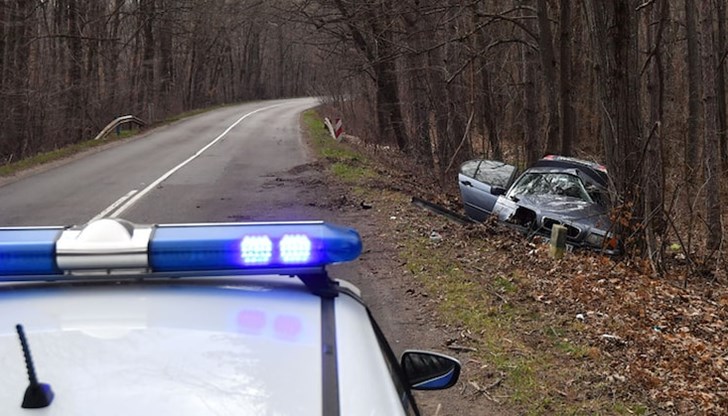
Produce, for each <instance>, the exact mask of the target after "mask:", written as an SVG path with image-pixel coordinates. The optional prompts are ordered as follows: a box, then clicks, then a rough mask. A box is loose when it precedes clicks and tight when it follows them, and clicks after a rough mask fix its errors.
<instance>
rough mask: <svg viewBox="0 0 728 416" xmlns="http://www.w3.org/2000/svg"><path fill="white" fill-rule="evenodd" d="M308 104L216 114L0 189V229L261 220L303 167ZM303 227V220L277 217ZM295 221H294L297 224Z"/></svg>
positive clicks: (281, 103) (251, 106)
mask: <svg viewBox="0 0 728 416" xmlns="http://www.w3.org/2000/svg"><path fill="white" fill-rule="evenodd" d="M315 105H316V100H315V99H311V98H302V99H289V100H276V101H261V102H254V103H246V104H240V105H236V106H230V107H224V108H221V109H217V110H214V111H210V112H207V113H204V114H200V115H197V116H194V117H191V118H188V119H185V120H181V121H178V122H175V123H173V124H170V125H167V126H164V127H160V128H157V129H154V130H151V131H149V132H146V133H144V134H143V135H141V136H140V137H138V138H135V139H132V140H129V141H126V142H123V143H121V144H114V145H110V146H108V147H106V148H104V149H102V150H101V151H98V150H95V151H92V152H89V154H85V155H81V156H79V157H75V158H72V160H68V161H64V162H62V163H59V164H56V165H57V166H54V167H52V168H41V169H37V172H36V173H33V174H25V175H21V178H20V179H17V180H12V179H11V180H9V181H7V180H6V181H5V182H6V183H5V184H4V185H2V186H0V226H21V225H72V224H83V223H86V222H88V221H89V220H91V219H93V218H97V217H101V216H110V217H119V218H124V219H127V220H130V221H134V222H138V223H157V224H159V223H176V222H207V221H231V220H239V219H255V217H261V216H263V217H265V215H256V213H258V214H261V213H262V214H265V213H267V212H269V211H268V210H266V208H265V207H270V206H272V205H275V203H276V201H277V200H284V199H287V200H289V201H290V199H291V198H292V195H290V192H289V191H288V190H286V189H281V188H282V187H275V186H271V181H275V179H276V177H277V175H279V174H280V173H281V172H286V171H290V170H291V169H295V168H296V167H297V166H302V165H305V164H306V163H307V162H308V161H309V158H308V157H307V155H306V150H305V147H304V146H303V143H302V139H301V134H300V126H299V115H300V113H301V112H302V111H304V110H305V109H307V108H310V107H313V106H315ZM280 215H286V216H289V217H291V216H292V217H294V218H271V217H270V215H268V218H265V219H305V217H306V213H304V212H301V213H296V212H293V213H291V212H290V211H288V212H285V213H281V214H280ZM296 217H298V218H296Z"/></svg>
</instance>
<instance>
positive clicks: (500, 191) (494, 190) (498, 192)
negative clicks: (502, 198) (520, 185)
mask: <svg viewBox="0 0 728 416" xmlns="http://www.w3.org/2000/svg"><path fill="white" fill-rule="evenodd" d="M490 193H491V194H493V195H496V196H497V195H505V193H506V188H501V187H500V186H493V187H491V188H490Z"/></svg>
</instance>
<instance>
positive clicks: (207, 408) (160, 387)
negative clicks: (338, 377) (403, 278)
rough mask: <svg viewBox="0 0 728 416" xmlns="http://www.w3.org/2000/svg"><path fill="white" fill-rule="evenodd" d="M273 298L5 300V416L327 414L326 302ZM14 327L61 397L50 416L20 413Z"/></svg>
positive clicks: (1, 328) (1, 383)
mask: <svg viewBox="0 0 728 416" xmlns="http://www.w3.org/2000/svg"><path fill="white" fill-rule="evenodd" d="M246 291H256V294H255V296H245V292H246ZM261 292H263V293H261ZM265 292H266V289H265V288H264V287H261V288H255V287H249V288H244V289H243V288H238V287H234V288H233V287H229V288H225V287H202V286H200V287H195V286H193V285H185V286H177V287H172V286H169V287H163V286H162V285H159V287H149V286H146V287H143V288H142V287H140V286H134V285H131V286H127V287H115V286H114V285H113V284H110V285H108V286H107V287H106V288H105V289H104V288H98V287H96V288H90V287H89V288H79V287H75V288H73V289H71V288H68V287H66V288H63V287H61V288H39V289H30V290H28V289H24V290H23V291H22V292H19V291H16V290H6V289H3V288H0V374H2V377H0V415H4V416H7V415H28V414H34V415H74V416H78V415H143V414H145V415H146V414H150V415H201V414H240V415H253V414H256V415H257V414H266V415H277V414H290V415H294V414H316V413H318V414H321V411H320V409H321V405H320V401H321V396H322V394H321V383H320V380H321V351H320V347H319V345H320V338H321V332H320V325H319V322H320V309H321V307H320V301H319V299H318V298H316V297H314V296H311V295H309V294H307V293H303V292H301V293H295V292H294V293H291V292H290V291H288V292H287V294H286V299H283V297H282V296H281V295H280V294H277V293H275V292H273V291H270V293H267V294H266V293H265ZM292 296H293V297H299V296H300V299H295V301H294V302H292V301H291V297H292ZM10 317H13V318H10ZM17 317H22V318H21V319H19V321H20V322H17V321H18V319H17ZM16 324H23V325H24V328H25V332H26V336H27V339H28V342H29V345H30V351H31V354H32V357H33V359H34V362H35V367H36V370H37V375H38V380H39V381H40V382H43V383H48V384H50V386H51V388H52V390H53V391H54V393H55V398H54V400H53V402H52V404H51V405H50V406H49V407H47V408H44V409H35V410H27V409H21V406H20V405H21V402H22V399H23V394H24V392H25V389H26V387H27V386H28V376H27V372H26V367H25V361H24V359H23V353H22V350H21V347H20V342H19V340H18V336H17V334H16V332H15V325H16ZM317 409H318V411H317Z"/></svg>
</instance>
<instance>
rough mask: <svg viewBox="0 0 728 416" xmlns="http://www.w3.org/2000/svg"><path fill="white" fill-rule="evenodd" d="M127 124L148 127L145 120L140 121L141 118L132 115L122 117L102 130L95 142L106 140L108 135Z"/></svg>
mask: <svg viewBox="0 0 728 416" xmlns="http://www.w3.org/2000/svg"><path fill="white" fill-rule="evenodd" d="M127 123H132V124H136V125H138V126H139V127H143V126H146V125H147V123H145V122H144V120H142V119H140V118H139V117H136V116H132V115H128V116H122V117H119V118H117V119H115V120H114V121H112V122H111V123H109V124H107V125H106V127H104V129H103V130H101V133H99V134H98V135H97V136H96V137H95V138H94V140H98V139H102V138H104V137H105V136H106V135H107V134H109V133H111V131H112V130H114V129H116V128H117V127H121V126H123V125H124V124H127Z"/></svg>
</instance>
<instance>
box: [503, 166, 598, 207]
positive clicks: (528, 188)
mask: <svg viewBox="0 0 728 416" xmlns="http://www.w3.org/2000/svg"><path fill="white" fill-rule="evenodd" d="M526 195H554V196H566V197H570V198H577V199H580V200H582V201H585V202H590V203H593V202H594V200H592V198H591V197H590V196H589V193H588V192H587V191H586V189H585V188H584V183H583V182H582V181H581V179H579V177H578V176H575V175H571V174H568V173H553V172H536V173H526V174H524V175H523V176H521V177H520V178H519V179H518V182H516V184H515V185H513V187H512V188H511V190H510V192H509V193H508V197H509V198H511V199H513V200H516V201H517V200H519V199H520V198H522V197H523V196H526Z"/></svg>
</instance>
